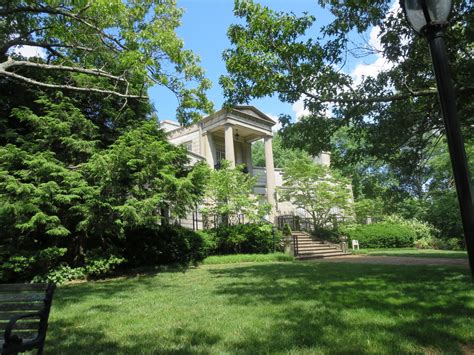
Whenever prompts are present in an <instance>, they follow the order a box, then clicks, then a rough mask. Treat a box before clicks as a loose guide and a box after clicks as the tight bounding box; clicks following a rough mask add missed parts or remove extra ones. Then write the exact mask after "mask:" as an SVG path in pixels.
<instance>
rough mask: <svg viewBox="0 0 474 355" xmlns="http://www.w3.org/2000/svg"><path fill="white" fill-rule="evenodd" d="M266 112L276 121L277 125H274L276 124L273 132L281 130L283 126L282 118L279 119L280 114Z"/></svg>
mask: <svg viewBox="0 0 474 355" xmlns="http://www.w3.org/2000/svg"><path fill="white" fill-rule="evenodd" d="M265 114H266V115H267V116H268V117H270V118H271V119H272V120H273V121H275V122H276V125H274V126H273V127H272V131H273V132H276V131H278V130H280V128H281V123H280V120H279V119H278V115H274V114H273V113H266V112H265Z"/></svg>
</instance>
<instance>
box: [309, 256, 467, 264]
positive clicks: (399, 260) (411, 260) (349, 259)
mask: <svg viewBox="0 0 474 355" xmlns="http://www.w3.org/2000/svg"><path fill="white" fill-rule="evenodd" d="M308 261H312V262H315V261H316V262H328V263H334V262H335V263H360V264H387V265H459V266H464V267H469V263H468V261H467V259H447V258H417V257H411V256H403V257H401V256H368V255H347V256H337V257H332V258H326V259H313V260H308Z"/></svg>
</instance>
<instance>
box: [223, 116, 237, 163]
mask: <svg viewBox="0 0 474 355" xmlns="http://www.w3.org/2000/svg"><path fill="white" fill-rule="evenodd" d="M224 129H225V134H224V139H225V160H227V161H229V162H230V167H231V168H235V153H234V130H233V128H232V125H231V124H229V123H227V124H226V125H225V126H224Z"/></svg>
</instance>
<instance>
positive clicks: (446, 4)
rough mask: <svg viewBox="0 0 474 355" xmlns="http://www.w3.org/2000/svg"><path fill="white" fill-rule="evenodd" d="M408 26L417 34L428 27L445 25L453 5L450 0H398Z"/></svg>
mask: <svg viewBox="0 0 474 355" xmlns="http://www.w3.org/2000/svg"><path fill="white" fill-rule="evenodd" d="M400 6H401V7H402V9H403V12H404V13H405V17H406V18H407V21H408V23H409V24H410V26H411V27H412V28H413V29H414V30H415V32H417V33H419V34H425V32H426V31H427V30H428V29H430V28H436V27H445V26H446V25H447V21H448V17H449V14H450V13H451V9H452V7H453V1H452V0H400Z"/></svg>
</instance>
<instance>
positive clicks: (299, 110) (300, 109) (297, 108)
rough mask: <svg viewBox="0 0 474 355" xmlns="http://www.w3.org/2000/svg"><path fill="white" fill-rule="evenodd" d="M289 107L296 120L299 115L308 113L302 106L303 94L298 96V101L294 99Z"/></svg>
mask: <svg viewBox="0 0 474 355" xmlns="http://www.w3.org/2000/svg"><path fill="white" fill-rule="evenodd" d="M291 109H292V110H293V112H294V113H295V117H296V120H297V121H298V120H299V119H300V118H301V116H305V115H309V113H310V112H309V110H308V109H307V108H305V107H304V99H303V95H302V96H301V97H300V99H299V100H298V101H296V102H295V103H294V104H293V105H291Z"/></svg>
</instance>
